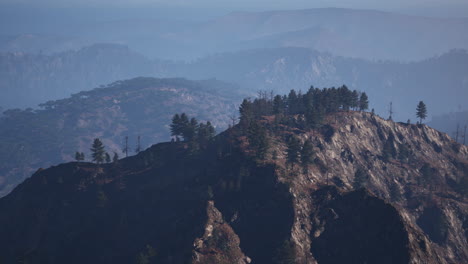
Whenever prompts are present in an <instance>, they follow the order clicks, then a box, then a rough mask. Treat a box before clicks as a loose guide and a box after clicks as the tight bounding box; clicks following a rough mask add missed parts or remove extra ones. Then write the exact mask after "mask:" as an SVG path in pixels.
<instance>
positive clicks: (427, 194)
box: [0, 112, 468, 264]
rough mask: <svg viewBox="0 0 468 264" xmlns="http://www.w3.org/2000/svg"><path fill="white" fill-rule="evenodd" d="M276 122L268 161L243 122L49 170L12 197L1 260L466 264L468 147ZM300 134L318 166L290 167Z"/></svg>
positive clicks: (366, 122) (338, 119) (367, 128)
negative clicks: (200, 139) (199, 140)
mask: <svg viewBox="0 0 468 264" xmlns="http://www.w3.org/2000/svg"><path fill="white" fill-rule="evenodd" d="M274 119H275V118H274V117H268V118H265V119H264V120H262V121H261V124H262V125H263V126H264V127H266V128H268V131H270V132H269V136H268V137H269V141H270V145H271V147H270V149H269V151H268V153H267V155H266V156H267V157H266V158H265V159H262V160H256V159H255V158H253V157H252V156H253V154H254V152H253V151H252V149H250V147H249V143H248V140H246V137H245V135H244V134H243V132H242V129H241V128H240V126H239V127H237V126H236V127H234V128H233V129H230V130H227V131H226V132H223V133H222V134H220V135H219V136H217V138H216V139H215V140H214V142H213V143H212V144H211V145H208V146H206V147H204V148H201V149H200V150H199V151H198V152H196V153H194V152H193V151H192V150H191V149H190V146H189V144H186V143H184V142H179V143H165V144H158V145H156V146H153V147H151V148H149V149H148V150H146V151H144V152H142V153H140V154H139V155H137V156H134V157H130V158H127V159H123V160H121V161H119V162H118V163H117V164H105V165H99V166H98V165H94V164H89V163H69V164H64V165H60V166H57V167H53V168H50V169H47V170H42V171H39V172H37V173H36V174H34V175H33V176H32V177H31V178H30V179H28V180H26V181H25V182H24V183H23V184H21V185H19V186H18V187H17V188H16V189H15V190H14V191H13V192H12V193H11V194H10V195H8V196H6V197H4V198H2V199H1V200H0V212H1V214H0V233H1V234H2V236H0V260H1V261H4V262H6V263H12V262H14V261H15V260H18V259H19V260H21V261H29V262H30V263H64V262H67V263H84V262H87V263H97V262H99V263H131V262H132V261H134V259H135V256H141V255H142V254H143V255H144V256H147V257H149V258H150V263H151V262H153V261H156V262H157V263H187V262H192V263H236V264H237V263H249V262H251V263H275V264H279V263H300V264H303V263H307V264H309V263H310V264H313V263H320V264H321V263H325V264H326V263H411V264H413V263H414V264H419V263H421V264H423V263H424V264H432V263H434V264H435V263H466V262H468V242H467V233H468V220H467V219H468V205H467V204H468V203H467V197H466V194H465V196H464V194H463V193H464V191H463V190H464V189H463V188H462V187H463V182H465V183H466V179H467V178H466V177H468V148H467V147H466V146H462V145H460V144H456V143H455V142H454V141H453V140H451V139H450V138H449V137H448V136H447V135H445V134H442V133H440V132H438V131H436V130H433V129H431V128H428V127H427V126H424V125H407V124H399V123H393V122H391V121H386V120H383V119H381V118H379V117H377V116H373V115H372V114H370V113H360V112H340V113H336V114H333V115H330V116H328V117H327V121H326V125H325V126H323V127H322V128H321V129H318V130H301V129H299V128H298V127H291V126H278V125H277V124H275V121H274ZM291 135H295V136H296V137H298V138H299V139H300V140H301V141H304V140H306V139H307V138H310V139H312V142H313V145H314V146H315V147H314V150H315V160H314V163H313V164H312V165H310V166H309V167H308V168H304V167H302V166H301V165H300V164H288V163H286V158H285V150H286V143H285V142H286V138H287V137H289V136H291ZM273 156H274V158H273ZM465 188H466V186H465ZM465 191H466V190H465ZM215 205H216V207H215ZM20 237H21V238H22V239H18V238H20ZM83 241H86V242H83ZM148 245H149V246H151V247H153V248H155V249H156V252H157V254H156V256H153V255H151V254H149V253H145V252H146V251H145V248H147V246H148ZM83 252H86V253H87V254H83ZM145 254H147V255H145ZM150 256H151V257H150ZM247 256H248V257H247Z"/></svg>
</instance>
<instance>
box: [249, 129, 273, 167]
mask: <svg viewBox="0 0 468 264" xmlns="http://www.w3.org/2000/svg"><path fill="white" fill-rule="evenodd" d="M247 136H248V139H249V145H250V147H251V148H252V149H253V150H254V151H255V153H256V155H255V156H256V158H258V159H259V160H263V159H265V156H266V154H267V152H268V149H269V147H270V142H269V139H268V134H267V131H266V129H265V127H263V126H262V125H260V124H259V123H258V122H255V121H253V122H252V123H251V124H250V126H249V127H248V131H247Z"/></svg>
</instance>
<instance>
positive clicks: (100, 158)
mask: <svg viewBox="0 0 468 264" xmlns="http://www.w3.org/2000/svg"><path fill="white" fill-rule="evenodd" d="M90 150H91V157H92V161H93V162H96V163H97V164H101V163H104V162H106V163H110V162H111V161H112V162H117V161H118V160H119V155H118V154H117V153H116V152H114V157H113V158H112V160H111V156H110V155H109V153H107V152H106V151H105V147H104V144H103V143H102V141H101V140H100V139H99V138H95V139H94V141H93V144H92V146H91V149H90ZM75 160H76V161H84V160H85V154H84V153H83V152H78V151H77V152H75Z"/></svg>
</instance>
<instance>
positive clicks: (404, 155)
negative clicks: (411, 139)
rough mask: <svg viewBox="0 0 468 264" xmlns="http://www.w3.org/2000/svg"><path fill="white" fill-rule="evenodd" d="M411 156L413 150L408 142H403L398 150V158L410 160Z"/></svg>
mask: <svg viewBox="0 0 468 264" xmlns="http://www.w3.org/2000/svg"><path fill="white" fill-rule="evenodd" d="M410 156H411V150H410V149H409V148H408V146H407V144H401V145H400V147H399V151H398V159H399V160H400V161H401V162H408V161H409V159H410Z"/></svg>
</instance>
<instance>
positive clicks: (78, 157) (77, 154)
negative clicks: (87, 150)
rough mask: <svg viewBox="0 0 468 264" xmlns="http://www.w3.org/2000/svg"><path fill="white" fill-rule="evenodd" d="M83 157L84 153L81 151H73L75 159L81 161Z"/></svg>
mask: <svg viewBox="0 0 468 264" xmlns="http://www.w3.org/2000/svg"><path fill="white" fill-rule="evenodd" d="M84 159H85V154H84V153H83V152H78V151H77V152H75V160H76V161H83V160H84Z"/></svg>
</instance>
